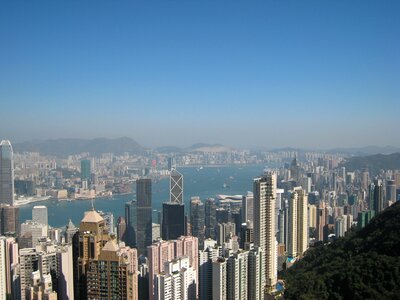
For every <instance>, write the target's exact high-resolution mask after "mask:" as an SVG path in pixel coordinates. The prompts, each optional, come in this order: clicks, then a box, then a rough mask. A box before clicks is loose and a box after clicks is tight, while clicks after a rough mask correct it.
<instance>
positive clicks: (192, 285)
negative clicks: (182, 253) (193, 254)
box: [155, 257, 197, 300]
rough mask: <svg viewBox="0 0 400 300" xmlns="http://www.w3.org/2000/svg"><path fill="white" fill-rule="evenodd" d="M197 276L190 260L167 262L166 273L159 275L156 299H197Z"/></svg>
mask: <svg viewBox="0 0 400 300" xmlns="http://www.w3.org/2000/svg"><path fill="white" fill-rule="evenodd" d="M196 285H197V274H196V270H194V269H193V267H192V266H190V262H189V258H188V257H182V258H179V259H177V260H173V261H169V262H165V264H164V272H163V273H160V274H158V275H157V278H156V283H155V287H156V290H155V299H158V300H174V299H182V300H189V299H196Z"/></svg>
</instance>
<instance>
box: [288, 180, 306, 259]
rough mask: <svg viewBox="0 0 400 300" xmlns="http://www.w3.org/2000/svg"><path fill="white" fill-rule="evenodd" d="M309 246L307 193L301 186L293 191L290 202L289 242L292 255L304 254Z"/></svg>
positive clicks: (289, 250)
mask: <svg viewBox="0 0 400 300" xmlns="http://www.w3.org/2000/svg"><path fill="white" fill-rule="evenodd" d="M307 248H308V212H307V194H306V191H305V190H304V189H302V188H301V187H296V188H295V189H294V190H293V191H292V192H291V199H290V202H289V243H288V255H289V256H290V257H293V258H294V257H297V256H300V257H301V256H303V253H304V252H305V251H306V250H307Z"/></svg>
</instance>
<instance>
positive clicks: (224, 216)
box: [215, 207, 232, 223]
mask: <svg viewBox="0 0 400 300" xmlns="http://www.w3.org/2000/svg"><path fill="white" fill-rule="evenodd" d="M215 218H216V221H217V223H229V222H231V221H232V218H231V212H230V211H229V210H228V209H226V208H224V207H220V208H217V209H216V210H215Z"/></svg>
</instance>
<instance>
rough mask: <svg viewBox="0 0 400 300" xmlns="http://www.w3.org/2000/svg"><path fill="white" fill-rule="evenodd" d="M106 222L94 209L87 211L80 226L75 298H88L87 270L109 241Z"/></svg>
mask: <svg viewBox="0 0 400 300" xmlns="http://www.w3.org/2000/svg"><path fill="white" fill-rule="evenodd" d="M108 238H109V236H108V234H107V230H106V222H105V221H104V219H103V218H102V217H101V216H100V215H99V213H98V212H96V211H95V210H94V209H93V210H91V211H89V212H86V214H85V216H84V218H83V219H82V221H81V224H80V226H79V232H78V236H77V238H74V248H75V251H76V252H77V253H74V257H77V261H76V263H75V265H74V268H75V270H74V273H75V280H74V284H75V289H74V292H75V298H77V299H87V272H88V268H89V263H90V261H92V260H94V259H98V257H99V255H100V251H101V249H102V248H103V246H104V245H105V244H106V242H107V241H108Z"/></svg>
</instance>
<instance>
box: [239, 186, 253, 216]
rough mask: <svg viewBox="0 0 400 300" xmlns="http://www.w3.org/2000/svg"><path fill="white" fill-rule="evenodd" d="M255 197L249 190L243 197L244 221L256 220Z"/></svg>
mask: <svg viewBox="0 0 400 300" xmlns="http://www.w3.org/2000/svg"><path fill="white" fill-rule="evenodd" d="M253 207H254V197H253V193H251V192H248V193H247V195H246V196H243V197H242V223H246V222H247V221H251V222H253V221H254V217H253V210H254V208H253Z"/></svg>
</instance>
